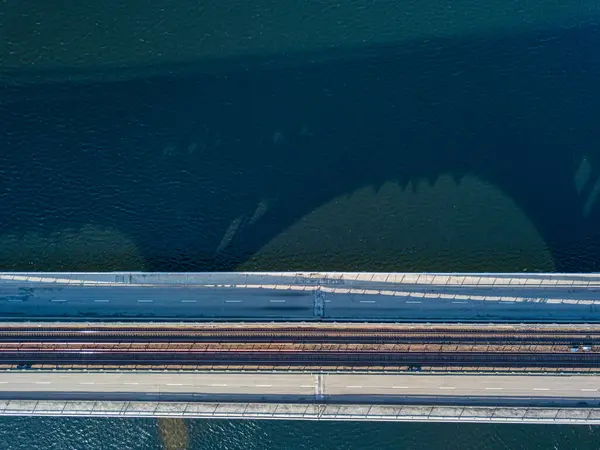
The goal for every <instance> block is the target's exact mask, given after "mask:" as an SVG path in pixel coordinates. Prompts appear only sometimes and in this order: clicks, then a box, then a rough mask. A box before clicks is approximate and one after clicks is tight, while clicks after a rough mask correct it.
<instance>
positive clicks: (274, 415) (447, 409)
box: [0, 400, 600, 425]
mask: <svg viewBox="0 0 600 450" xmlns="http://www.w3.org/2000/svg"><path fill="white" fill-rule="evenodd" d="M0 416H71V417H72V416H78V417H155V418H158V417H180V418H205V419H272V420H334V421H335V420H343V421H349V420H351V421H398V422H428V421H435V422H504V423H540V424H541V423H551V424H585V425H596V424H600V408H538V407H531V408H523V407H518V408H515V407H479V406H424V405H404V406H394V405H346V404H344V405H338V404H309V405H307V404H296V403H287V404H286V403H283V404H281V403H278V404H275V403H202V402H178V403H172V402H128V401H122V402H121V401H42V400H40V401H27V400H10V401H9V400H5V401H0Z"/></svg>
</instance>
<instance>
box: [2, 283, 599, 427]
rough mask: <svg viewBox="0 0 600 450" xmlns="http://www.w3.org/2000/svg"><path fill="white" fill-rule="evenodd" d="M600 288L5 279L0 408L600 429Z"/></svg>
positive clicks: (21, 412)
mask: <svg viewBox="0 0 600 450" xmlns="http://www.w3.org/2000/svg"><path fill="white" fill-rule="evenodd" d="M599 286H600V275H596V274H438V273H422V274H419V273H346V272H344V273H337V272H336V273H334V272H273V273H255V272H247V273H143V272H113V273H38V272H36V273H0V317H1V319H2V322H0V415H85V416H92V415H108V416H143V417H148V416H156V417H166V416H176V417H215V418H224V417H228V418H274V419H276V418H303V419H310V420H318V419H330V420H440V421H471V422H473V421H505V422H506V421H509V422H532V423H588V424H589V423H600V346H599V344H600V323H599V322H600V321H599V320H598V318H599V316H598V302H599V301H600V295H599Z"/></svg>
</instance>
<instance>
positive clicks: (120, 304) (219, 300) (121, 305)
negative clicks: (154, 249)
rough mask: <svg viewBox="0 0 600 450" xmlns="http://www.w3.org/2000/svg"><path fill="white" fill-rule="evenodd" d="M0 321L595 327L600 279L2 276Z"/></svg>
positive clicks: (599, 315)
mask: <svg viewBox="0 0 600 450" xmlns="http://www.w3.org/2000/svg"><path fill="white" fill-rule="evenodd" d="M0 317H1V318H4V319H19V318H22V319H36V318H40V319H42V318H46V319H50V318H58V319H61V320H65V319H94V318H96V319H115V318H118V319H132V320H133V319H138V320H157V319H177V320H249V321H254V320H289V321H311V320H325V321H352V320H354V321H356V320H359V321H411V322H416V321H424V322H427V321H447V322H451V321H479V322H485V321H495V322H598V321H600V275H597V274H419V273H328V272H306V273H301V272H289V273H286V272H281V273H135V272H118V273H0Z"/></svg>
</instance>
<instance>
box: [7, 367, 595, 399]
mask: <svg viewBox="0 0 600 450" xmlns="http://www.w3.org/2000/svg"><path fill="white" fill-rule="evenodd" d="M319 376H320V377H321V381H319ZM319 392H320V393H321V394H322V395H323V398H324V399H327V400H328V401H333V402H336V401H341V402H350V403H351V402H363V403H364V402H367V403H368V402H375V403H378V402H384V403H385V402H389V403H407V402H416V403H427V402H429V403H435V404H437V403H440V404H443V403H463V404H469V403H479V404H499V405H500V404H521V405H523V404H531V405H540V404H565V405H569V404H577V403H580V402H582V401H583V402H586V403H587V404H590V405H591V404H594V405H596V404H598V403H599V402H600V376H595V375H594V376H587V375H577V376H568V375H560V376H557V375H439V374H436V375H431V374H394V375H391V374H386V375H383V374H381V375H376V374H322V375H318V374H308V373H287V374H282V373H245V374H242V373H187V372H179V373H177V372H171V373H165V372H156V373H147V372H145V373H131V372H130V373H112V372H107V373H100V372H90V373H82V372H0V399H38V400H44V399H75V398H78V399H92V400H94V399H95V400H102V399H105V400H106V399H130V400H140V399H142V400H144V399H146V400H148V399H158V398H161V399H171V398H172V399H180V400H184V399H188V400H189V399H196V400H203V401H210V400H214V401H255V400H261V401H282V400H287V401H316V400H317V394H318V393H319Z"/></svg>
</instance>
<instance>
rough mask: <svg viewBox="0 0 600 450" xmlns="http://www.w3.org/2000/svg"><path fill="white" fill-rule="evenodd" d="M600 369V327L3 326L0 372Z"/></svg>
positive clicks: (315, 325)
mask: <svg viewBox="0 0 600 450" xmlns="http://www.w3.org/2000/svg"><path fill="white" fill-rule="evenodd" d="M107 364H113V365H116V366H121V367H127V366H137V365H141V364H145V365H156V366H160V365H169V366H173V365H183V366H190V365H193V366H199V367H202V366H214V365H234V366H241V367H264V366H290V367H293V366H302V367H310V366H314V367H322V366H337V367H375V366H382V367H385V366H409V367H416V368H418V367H421V366H424V365H426V366H440V367H442V366H443V367H449V366H452V367H455V366H464V367H467V366H468V367H473V366H487V367H547V368H556V367H565V368H574V367H575V368H588V369H589V368H596V367H600V327H597V326H573V327H568V326H532V325H527V326H509V325H498V326H495V325H486V326H466V325H448V326H443V325H431V326H428V325H361V324H345V325H340V324H337V325H330V324H327V325H322V324H302V325H297V326H296V325H276V324H235V325H234V324H224V325H215V324H196V325H176V324H169V325H167V324H165V325H160V324H148V325H144V326H141V325H135V326H131V325H115V324H107V325H101V324H94V325H93V326H81V325H77V324H74V325H65V324H57V325H49V324H39V325H36V324H26V323H24V324H14V323H13V324H4V325H0V365H1V366H2V367H12V366H13V365H14V366H17V367H32V366H38V365H56V366H59V367H63V366H66V365H85V366H99V365H107Z"/></svg>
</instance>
